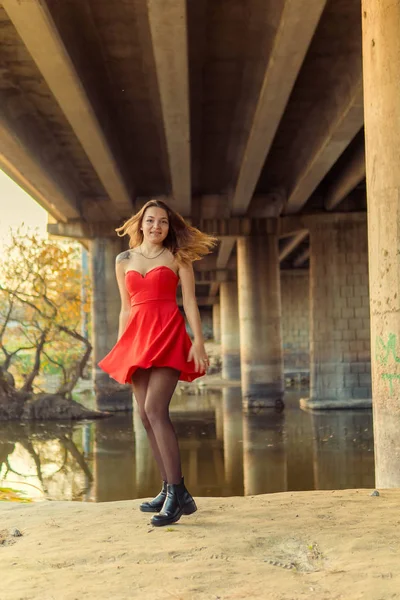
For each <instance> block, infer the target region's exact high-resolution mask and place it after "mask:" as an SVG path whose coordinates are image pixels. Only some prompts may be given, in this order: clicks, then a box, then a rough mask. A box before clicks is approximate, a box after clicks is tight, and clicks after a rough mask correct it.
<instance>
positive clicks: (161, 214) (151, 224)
mask: <svg viewBox="0 0 400 600" xmlns="http://www.w3.org/2000/svg"><path fill="white" fill-rule="evenodd" d="M142 231H143V238H144V239H145V240H146V241H148V242H150V243H152V244H162V242H163V241H164V240H165V238H166V237H167V235H168V231H169V221H168V215H167V213H166V211H165V210H164V209H163V208H159V207H158V206H150V208H147V209H146V211H145V213H144V215H143V221H142Z"/></svg>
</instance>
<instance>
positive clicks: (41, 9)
mask: <svg viewBox="0 0 400 600" xmlns="http://www.w3.org/2000/svg"><path fill="white" fill-rule="evenodd" d="M3 6H4V9H5V10H6V12H7V14H8V16H9V18H10V20H11V21H12V23H13V25H14V27H15V29H16V30H17V32H18V34H19V35H20V37H21V39H22V41H23V42H24V44H25V46H26V48H27V50H28V51H29V52H30V54H31V56H32V58H33V60H34V61H35V63H36V65H37V67H38V69H39V70H40V72H41V73H42V75H43V77H44V79H45V81H46V83H47V85H48V86H49V88H50V90H51V92H52V93H53V95H54V97H55V98H56V100H57V102H58V104H59V105H60V108H61V110H62V111H63V113H64V115H65V117H66V118H67V120H68V122H69V123H70V125H71V127H72V129H73V131H74V134H75V135H76V137H77V139H78V140H79V142H80V143H81V145H82V147H83V149H84V150H85V152H86V154H87V156H88V158H89V160H90V161H91V163H92V165H93V168H94V170H95V171H96V173H97V175H98V177H99V179H100V181H101V183H102V184H103V186H104V189H105V190H106V192H107V193H108V195H109V197H110V199H111V200H112V203H113V205H114V207H115V209H116V211H115V212H116V216H117V217H118V215H119V216H123V215H126V214H129V212H130V211H131V210H132V206H133V204H132V200H131V197H130V193H129V191H128V189H127V187H126V185H125V182H124V181H123V177H122V175H121V172H120V170H119V167H118V164H117V162H116V160H115V157H114V156H113V153H112V150H111V148H110V146H109V145H108V142H107V140H106V137H105V135H104V133H103V130H102V128H101V125H100V123H99V121H98V119H97V117H96V115H95V113H94V110H93V107H92V105H91V103H90V101H89V98H88V96H87V94H86V91H85V90H84V88H83V86H82V83H81V80H80V78H79V75H78V74H77V72H76V70H75V67H74V65H73V63H72V60H71V58H70V56H69V55H68V52H67V49H66V48H65V46H64V44H63V41H62V39H61V37H60V35H59V33H58V31H57V28H56V26H55V24H54V21H53V19H52V17H51V15H50V12H49V10H48V8H47V6H46V4H45V2H42V0H30V1H29V2H20V1H19V0H3Z"/></svg>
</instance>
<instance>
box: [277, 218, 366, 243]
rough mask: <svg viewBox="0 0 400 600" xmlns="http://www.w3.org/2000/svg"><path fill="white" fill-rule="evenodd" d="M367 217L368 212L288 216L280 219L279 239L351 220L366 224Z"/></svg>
mask: <svg viewBox="0 0 400 600" xmlns="http://www.w3.org/2000/svg"><path fill="white" fill-rule="evenodd" d="M366 217H367V213H366V212H352V213H313V214H308V215H307V214H301V215H288V216H285V217H281V218H280V219H279V237H280V238H282V237H287V236H288V235H295V234H297V233H300V232H301V231H303V230H304V229H308V230H310V229H311V228H312V227H320V226H321V225H324V224H326V223H339V222H341V221H348V220H349V219H351V221H353V222H354V221H360V222H362V223H364V222H365V220H366Z"/></svg>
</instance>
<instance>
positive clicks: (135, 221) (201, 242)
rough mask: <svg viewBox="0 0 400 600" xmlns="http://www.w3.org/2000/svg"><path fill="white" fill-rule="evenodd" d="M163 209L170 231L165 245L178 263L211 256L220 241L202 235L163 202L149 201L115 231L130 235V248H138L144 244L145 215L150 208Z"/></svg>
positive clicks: (120, 234)
mask: <svg viewBox="0 0 400 600" xmlns="http://www.w3.org/2000/svg"><path fill="white" fill-rule="evenodd" d="M152 206H155V207H157V208H162V209H163V210H165V212H166V213H167V215H168V221H169V230H168V235H167V237H166V238H165V240H164V242H163V245H164V246H166V247H167V248H168V250H170V251H171V252H172V254H173V255H174V256H175V259H176V260H177V262H178V263H190V262H193V261H194V260H200V259H201V258H202V257H203V256H205V255H206V254H209V253H210V252H211V251H212V249H213V248H214V247H215V246H216V244H217V243H218V239H217V238H216V237H213V236H211V235H208V234H206V233H202V232H201V231H200V230H199V229H196V227H192V226H191V225H189V224H188V223H186V221H185V219H184V218H183V217H181V215H180V214H179V213H177V212H176V211H174V210H172V208H170V207H169V206H168V205H167V204H165V202H163V201H162V200H149V201H148V202H146V204H145V205H144V206H143V207H142V208H141V209H140V210H139V212H137V213H136V214H135V215H133V217H131V218H130V219H128V220H127V221H126V222H125V223H124V224H123V225H122V227H118V228H117V229H116V230H115V231H116V232H117V235H118V236H120V237H122V236H124V235H129V248H136V247H137V246H140V244H141V243H142V242H143V232H142V231H141V230H140V228H141V226H142V221H143V217H144V214H145V212H146V210H147V209H148V208H151V207H152Z"/></svg>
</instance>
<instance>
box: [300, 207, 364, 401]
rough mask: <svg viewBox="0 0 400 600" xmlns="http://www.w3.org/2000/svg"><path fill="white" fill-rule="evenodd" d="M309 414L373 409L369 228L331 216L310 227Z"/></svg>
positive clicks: (358, 218)
mask: <svg viewBox="0 0 400 600" xmlns="http://www.w3.org/2000/svg"><path fill="white" fill-rule="evenodd" d="M310 245H311V249H310V362H311V364H310V376H311V377H310V387H311V389H310V392H311V397H310V398H307V399H302V401H301V405H302V406H303V407H308V408H316V409H320V408H322V409H329V408H333V409H336V408H367V407H370V406H371V367H370V360H371V352H370V331H369V326H370V321H369V294H368V254H367V223H366V215H364V214H359V213H357V214H347V215H329V216H327V217H326V218H325V219H323V218H319V219H318V220H317V221H316V222H315V223H312V224H311V226H310Z"/></svg>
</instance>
